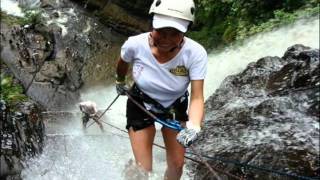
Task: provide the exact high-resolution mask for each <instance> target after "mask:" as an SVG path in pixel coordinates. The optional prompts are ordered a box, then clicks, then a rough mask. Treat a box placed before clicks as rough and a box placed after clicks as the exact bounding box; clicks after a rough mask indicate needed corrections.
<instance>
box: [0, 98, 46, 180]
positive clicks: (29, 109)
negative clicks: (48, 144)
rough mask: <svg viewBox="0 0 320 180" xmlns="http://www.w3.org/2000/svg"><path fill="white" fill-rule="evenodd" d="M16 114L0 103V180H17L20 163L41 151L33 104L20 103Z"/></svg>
mask: <svg viewBox="0 0 320 180" xmlns="http://www.w3.org/2000/svg"><path fill="white" fill-rule="evenodd" d="M15 109H18V110H16V111H13V110H10V107H8V106H7V104H6V103H5V102H4V101H3V100H1V101H0V116H1V120H0V125H1V130H0V139H1V155H0V163H1V166H0V178H1V179H20V178H19V174H20V172H21V170H22V168H23V163H22V162H23V161H24V160H26V158H29V157H32V156H34V155H36V154H38V153H40V152H41V151H42V147H43V137H44V123H43V121H42V117H41V115H40V109H39V108H38V106H37V105H36V104H35V103H34V102H31V101H30V102H24V103H20V104H18V105H17V107H15Z"/></svg>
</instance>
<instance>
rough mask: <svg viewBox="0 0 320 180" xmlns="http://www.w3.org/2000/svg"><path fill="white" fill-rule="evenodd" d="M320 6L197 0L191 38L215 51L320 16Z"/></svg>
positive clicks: (314, 2) (302, 1) (293, 0)
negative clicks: (276, 28) (302, 18)
mask: <svg viewBox="0 0 320 180" xmlns="http://www.w3.org/2000/svg"><path fill="white" fill-rule="evenodd" d="M318 4H319V0H283V1H279V0H196V5H197V11H196V22H195V24H194V27H193V29H192V30H191V32H189V33H188V36H190V37H191V38H193V39H195V40H197V41H199V42H200V43H201V44H203V45H204V46H205V47H206V48H207V49H212V48H216V47H219V46H224V45H226V44H229V43H232V42H233V41H235V40H241V39H244V38H245V37H248V36H251V35H253V34H256V33H258V32H262V31H267V30H271V29H272V28H274V27H278V26H280V25H283V24H288V23H292V22H294V21H296V20H297V19H299V18H301V17H310V16H311V15H316V14H319V6H318Z"/></svg>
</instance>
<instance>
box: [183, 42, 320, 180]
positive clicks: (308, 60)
mask: <svg viewBox="0 0 320 180" xmlns="http://www.w3.org/2000/svg"><path fill="white" fill-rule="evenodd" d="M319 87H320V73H319V50H318V49H311V48H309V47H305V46H303V45H294V46H292V47H290V48H288V50H287V52H286V53H285V54H284V56H283V57H282V58H279V57H265V58H262V59H260V60H258V61H257V62H256V63H251V64H249V65H248V67H247V68H246V69H245V70H244V71H243V72H242V73H240V74H238V75H233V76H229V77H227V78H226V79H225V81H224V82H223V84H222V85H221V86H220V88H219V89H218V90H217V91H216V93H215V94H213V95H212V96H211V97H210V98H209V99H208V100H207V102H206V118H205V125H204V131H203V133H202V134H201V137H200V139H199V141H198V142H197V144H196V145H195V147H197V148H199V150H200V151H201V152H202V153H203V154H206V155H208V156H210V157H219V158H222V159H226V160H234V161H237V162H240V163H245V164H249V165H254V166H260V167H267V168H269V169H274V170H277V171H281V172H285V173H291V174H297V175H302V176H309V177H317V176H319V175H320V162H319V106H320V92H319V90H320V89H319ZM209 163H210V164H211V165H212V166H216V167H218V168H219V169H221V170H223V171H226V172H229V173H232V174H235V175H238V176H245V177H247V178H248V179H284V178H288V177H285V176H279V175H274V174H272V173H270V172H264V171H259V170H256V169H250V168H242V167H240V166H237V165H235V164H233V163H222V162H220V161H214V160H209ZM188 166H189V168H191V169H193V171H194V174H195V179H216V178H217V177H212V176H211V173H210V172H209V171H208V170H207V168H206V167H205V166H202V165H196V164H193V163H190V164H188ZM219 176H220V178H223V179H229V178H228V176H226V175H223V174H219Z"/></svg>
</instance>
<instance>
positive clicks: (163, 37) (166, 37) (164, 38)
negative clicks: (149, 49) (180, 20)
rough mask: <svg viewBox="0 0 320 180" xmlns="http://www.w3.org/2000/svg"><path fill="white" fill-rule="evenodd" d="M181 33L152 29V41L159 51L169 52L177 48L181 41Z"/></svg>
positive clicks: (171, 29)
mask: <svg viewBox="0 0 320 180" xmlns="http://www.w3.org/2000/svg"><path fill="white" fill-rule="evenodd" d="M183 36H184V35H183V33H182V32H180V31H178V30H176V29H174V28H160V29H153V31H152V40H153V43H154V44H155V46H156V47H157V48H158V49H159V50H160V51H165V52H167V51H170V50H171V49H173V48H175V47H178V46H179V45H180V43H181V41H182V39H183Z"/></svg>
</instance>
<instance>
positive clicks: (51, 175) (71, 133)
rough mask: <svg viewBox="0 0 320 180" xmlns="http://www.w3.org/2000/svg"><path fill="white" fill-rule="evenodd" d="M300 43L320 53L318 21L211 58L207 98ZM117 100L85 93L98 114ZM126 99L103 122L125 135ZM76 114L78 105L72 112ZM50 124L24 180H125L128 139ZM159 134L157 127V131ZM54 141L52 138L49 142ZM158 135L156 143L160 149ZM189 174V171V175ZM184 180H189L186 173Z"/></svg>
mask: <svg viewBox="0 0 320 180" xmlns="http://www.w3.org/2000/svg"><path fill="white" fill-rule="evenodd" d="M297 43H301V44H304V45H306V46H310V47H313V48H319V19H318V18H317V19H308V20H301V21H298V22H296V23H294V24H292V25H289V26H285V27H282V28H279V29H277V30H274V31H272V32H268V33H263V34H259V35H257V36H255V37H252V38H249V39H247V40H246V42H244V43H243V45H240V46H237V47H229V48H226V49H225V50H224V51H223V52H219V53H214V52H213V53H209V67H208V75H207V78H206V80H205V97H206V98H207V97H209V96H210V95H211V94H212V93H213V92H214V91H215V89H217V88H218V87H219V84H220V83H221V82H222V81H223V79H224V78H225V77H226V76H228V75H231V74H236V73H238V72H240V71H242V70H243V69H244V68H245V67H246V66H247V64H248V63H250V62H254V61H256V60H258V59H259V58H261V57H264V56H280V57H281V56H282V55H283V53H284V52H285V50H286V48H287V47H289V46H291V45H293V44H297ZM115 97H116V92H115V87H114V86H107V87H106V86H103V85H102V86H101V87H93V88H91V89H89V90H87V91H84V92H83V93H82V100H92V101H95V102H96V103H97V104H98V108H99V109H104V108H106V107H107V106H108V105H109V104H110V103H111V102H112V100H113V99H114V98H115ZM125 103H126V98H125V97H120V98H119V99H118V100H117V102H116V103H115V104H114V105H113V106H112V107H111V110H110V111H107V112H106V115H105V116H104V119H103V120H104V121H106V122H108V123H111V124H113V125H115V126H117V127H120V128H122V129H124V126H125V121H126V119H125ZM72 109H73V110H75V111H76V110H77V105H75V107H72ZM57 121H58V123H57V124H55V123H53V122H48V128H49V130H48V131H47V133H48V138H47V143H46V144H47V145H46V146H45V148H44V152H43V153H42V154H41V155H40V156H38V157H35V158H33V159H30V160H29V161H27V162H26V165H27V168H25V169H24V170H23V171H22V177H23V179H27V180H51V179H66V180H68V179H70V180H73V179H83V180H86V179H91V180H93V179H97V180H98V179H123V176H122V174H123V169H124V168H125V166H126V164H127V162H128V161H129V160H130V159H133V154H132V152H131V147H130V142H129V140H128V139H127V138H126V137H127V134H125V133H122V132H120V131H119V130H117V129H114V128H112V127H109V126H107V125H105V130H106V132H105V133H101V132H100V130H99V128H98V127H97V126H96V125H95V124H94V125H92V126H91V127H89V129H88V131H87V132H86V134H85V133H84V132H83V131H82V129H81V123H80V117H79V116H77V115H75V116H74V117H73V118H69V119H67V120H66V119H57ZM157 129H159V127H158V126H157ZM51 135H52V136H51ZM160 136H161V135H160V133H159V132H157V137H156V142H157V143H160V144H161V143H162V141H161V138H160ZM164 170H165V154H164V151H163V150H162V149H158V148H157V147H154V171H155V172H154V174H153V175H151V178H150V179H162V175H163V173H164ZM186 171H187V170H186ZM182 179H189V177H188V175H187V173H186V172H185V173H184V175H183V178H182Z"/></svg>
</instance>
